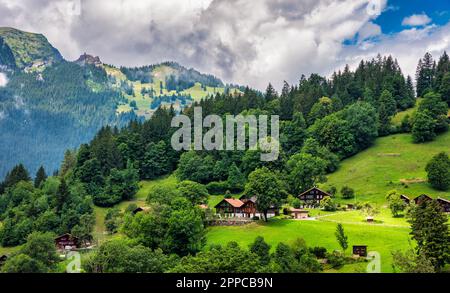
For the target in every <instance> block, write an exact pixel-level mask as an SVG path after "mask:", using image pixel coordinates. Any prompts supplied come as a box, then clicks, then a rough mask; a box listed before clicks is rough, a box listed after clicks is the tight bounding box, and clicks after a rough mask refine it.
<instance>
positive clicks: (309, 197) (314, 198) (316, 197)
mask: <svg viewBox="0 0 450 293" xmlns="http://www.w3.org/2000/svg"><path fill="white" fill-rule="evenodd" d="M327 196H331V194H329V193H328V192H325V191H323V190H321V189H319V188H317V187H313V188H311V189H309V190H307V191H305V192H303V193H302V194H300V195H299V196H298V198H299V199H300V200H302V201H304V202H313V203H316V204H317V203H320V202H321V201H322V200H323V199H324V198H325V197H327Z"/></svg>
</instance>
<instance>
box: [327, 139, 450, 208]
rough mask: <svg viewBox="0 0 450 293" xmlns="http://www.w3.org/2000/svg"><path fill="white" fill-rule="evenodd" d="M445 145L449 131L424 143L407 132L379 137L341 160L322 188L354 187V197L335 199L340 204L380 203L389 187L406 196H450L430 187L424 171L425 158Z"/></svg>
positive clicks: (429, 157)
mask: <svg viewBox="0 0 450 293" xmlns="http://www.w3.org/2000/svg"><path fill="white" fill-rule="evenodd" d="M449 146H450V132H447V133H445V134H443V135H440V136H438V137H437V138H436V140H435V141H433V142H429V143H424V144H414V143H412V138H411V135H409V134H397V135H391V136H388V137H383V138H379V139H377V140H376V142H375V144H374V146H372V147H371V148H369V149H367V150H365V151H363V152H361V153H359V154H357V155H356V156H354V157H352V158H349V159H346V160H344V161H343V162H342V163H341V166H340V168H339V170H338V171H336V172H335V173H333V174H330V175H329V176H328V182H326V183H325V184H323V185H322V187H323V188H324V189H327V188H328V187H330V186H335V187H337V189H338V190H340V189H341V188H342V187H343V186H344V185H348V186H350V187H352V188H354V189H355V191H356V194H357V196H356V199H352V200H348V201H345V200H342V199H339V198H338V200H339V201H341V202H342V203H352V202H355V201H369V202H374V203H379V204H382V203H384V202H385V196H386V193H387V192H388V191H389V190H392V189H397V190H398V191H399V192H401V193H403V194H406V195H408V196H410V197H416V196H418V195H421V194H424V193H426V194H428V195H430V196H432V197H438V196H440V197H444V198H450V194H449V192H439V191H436V190H434V189H432V188H431V186H430V185H429V184H428V183H427V182H426V179H427V174H426V172H425V166H426V164H427V163H428V161H429V160H430V159H431V158H432V157H433V156H434V155H436V154H437V153H439V152H442V151H447V152H449V151H450V147H449ZM402 182H403V183H404V184H402Z"/></svg>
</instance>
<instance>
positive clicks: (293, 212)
mask: <svg viewBox="0 0 450 293" xmlns="http://www.w3.org/2000/svg"><path fill="white" fill-rule="evenodd" d="M287 212H288V214H289V215H290V216H291V217H292V218H294V219H297V220H300V219H308V218H309V212H308V211H306V210H302V209H294V208H291V209H288V210H287Z"/></svg>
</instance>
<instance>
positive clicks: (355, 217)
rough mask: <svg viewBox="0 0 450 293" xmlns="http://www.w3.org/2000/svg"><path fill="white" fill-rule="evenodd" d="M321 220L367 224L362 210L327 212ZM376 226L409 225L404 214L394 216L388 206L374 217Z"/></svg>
mask: <svg viewBox="0 0 450 293" xmlns="http://www.w3.org/2000/svg"><path fill="white" fill-rule="evenodd" d="M318 220H319V221H325V222H339V223H349V224H361V225H367V221H366V216H365V215H363V214H362V213H361V211H347V212H336V213H332V214H327V215H326V216H324V217H319V219H318ZM374 220H375V222H374V223H373V224H369V225H374V226H380V225H385V226H398V227H409V224H408V222H407V221H406V218H404V217H403V216H400V217H397V218H394V217H392V215H391V211H390V210H389V209H388V208H381V209H380V213H379V214H378V215H376V216H375V217H374Z"/></svg>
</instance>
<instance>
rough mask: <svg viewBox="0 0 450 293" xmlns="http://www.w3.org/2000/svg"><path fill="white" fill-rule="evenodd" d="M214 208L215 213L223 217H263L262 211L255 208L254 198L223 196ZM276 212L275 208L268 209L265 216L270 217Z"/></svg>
mask: <svg viewBox="0 0 450 293" xmlns="http://www.w3.org/2000/svg"><path fill="white" fill-rule="evenodd" d="M215 209H216V213H217V214H219V215H221V216H223V217H225V218H253V217H260V218H261V217H263V213H261V212H260V211H258V210H257V206H256V200H254V199H245V198H241V199H235V198H225V199H223V200H222V201H221V202H219V203H218V204H217V205H216V206H215ZM277 214H278V213H277V211H276V209H271V210H269V211H268V213H267V217H268V218H271V217H274V216H276V215H277Z"/></svg>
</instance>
